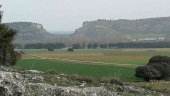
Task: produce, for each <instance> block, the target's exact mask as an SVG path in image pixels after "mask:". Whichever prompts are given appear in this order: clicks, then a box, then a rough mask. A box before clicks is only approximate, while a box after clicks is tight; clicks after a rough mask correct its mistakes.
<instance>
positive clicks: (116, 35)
mask: <svg viewBox="0 0 170 96" xmlns="http://www.w3.org/2000/svg"><path fill="white" fill-rule="evenodd" d="M169 35H170V17H161V18H148V19H137V20H126V19H120V20H105V19H99V20H96V21H86V22H84V23H83V26H82V27H80V28H78V29H77V30H75V33H74V34H72V35H71V37H72V38H77V39H80V38H83V39H84V41H89V42H127V41H140V40H146V41H147V40H158V39H160V40H168V37H169Z"/></svg>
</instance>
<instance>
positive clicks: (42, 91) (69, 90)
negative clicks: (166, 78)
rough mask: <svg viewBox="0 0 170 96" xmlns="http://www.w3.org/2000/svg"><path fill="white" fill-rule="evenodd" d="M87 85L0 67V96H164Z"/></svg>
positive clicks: (118, 86)
mask: <svg viewBox="0 0 170 96" xmlns="http://www.w3.org/2000/svg"><path fill="white" fill-rule="evenodd" d="M52 81H53V82H52ZM88 83H89V82H82V81H81V82H80V81H76V80H74V79H72V77H70V76H67V75H65V74H52V73H48V74H47V73H43V72H39V71H36V70H29V71H16V70H14V69H10V68H6V67H0V96H136V95H137V96H147V95H148V96H156V95H158V96H164V95H163V94H161V93H159V92H156V91H149V90H146V89H143V88H139V87H135V86H133V85H126V84H116V83H115V84H106V83H100V84H96V85H95V84H91V83H90V84H88ZM167 96H168V95H167Z"/></svg>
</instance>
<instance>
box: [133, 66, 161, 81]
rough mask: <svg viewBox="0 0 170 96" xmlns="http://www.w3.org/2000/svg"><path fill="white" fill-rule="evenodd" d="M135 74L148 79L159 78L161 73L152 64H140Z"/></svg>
mask: <svg viewBox="0 0 170 96" xmlns="http://www.w3.org/2000/svg"><path fill="white" fill-rule="evenodd" d="M135 76H137V77H141V78H144V79H145V80H146V81H149V80H151V79H159V78H160V77H161V74H160V73H159V71H158V70H157V69H155V68H154V67H152V66H139V67H137V68H136V74H135Z"/></svg>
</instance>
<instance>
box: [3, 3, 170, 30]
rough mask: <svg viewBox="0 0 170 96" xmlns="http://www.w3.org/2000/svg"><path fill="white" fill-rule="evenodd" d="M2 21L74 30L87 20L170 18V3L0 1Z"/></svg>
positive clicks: (48, 28)
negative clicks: (34, 23)
mask: <svg viewBox="0 0 170 96" xmlns="http://www.w3.org/2000/svg"><path fill="white" fill-rule="evenodd" d="M0 4H2V10H3V11H4V14H3V22H4V23H7V22H19V21H22V22H24V21H26V22H36V23H40V24H42V25H43V26H44V27H45V29H47V31H50V32H62V31H65V32H66V31H74V30H75V29H77V28H79V27H81V26H82V23H83V22H84V21H93V20H97V19H115V20H117V19H139V18H154V17H168V16H170V6H169V4H170V0H0Z"/></svg>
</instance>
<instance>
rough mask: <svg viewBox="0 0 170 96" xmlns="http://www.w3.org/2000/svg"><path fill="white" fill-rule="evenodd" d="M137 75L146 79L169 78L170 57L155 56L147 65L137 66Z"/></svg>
mask: <svg viewBox="0 0 170 96" xmlns="http://www.w3.org/2000/svg"><path fill="white" fill-rule="evenodd" d="M136 76H137V77H142V78H144V79H145V80H146V81H149V80H151V79H167V78H169V77H170V57H167V56H154V57H152V58H151V59H150V60H149V63H148V64H147V65H146V66H140V67H137V68H136Z"/></svg>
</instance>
